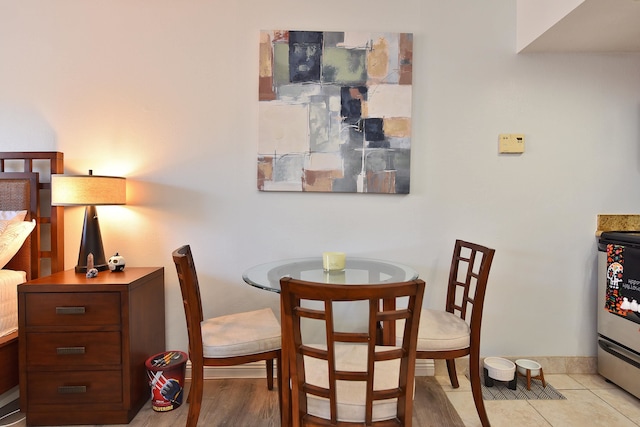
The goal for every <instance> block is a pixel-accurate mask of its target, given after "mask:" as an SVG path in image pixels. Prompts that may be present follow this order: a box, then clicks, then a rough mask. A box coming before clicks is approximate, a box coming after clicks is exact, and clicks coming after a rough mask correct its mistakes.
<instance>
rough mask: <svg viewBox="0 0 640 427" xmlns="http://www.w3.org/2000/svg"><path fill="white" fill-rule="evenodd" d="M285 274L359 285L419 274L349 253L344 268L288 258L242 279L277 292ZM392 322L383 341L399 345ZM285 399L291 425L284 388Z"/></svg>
mask: <svg viewBox="0 0 640 427" xmlns="http://www.w3.org/2000/svg"><path fill="white" fill-rule="evenodd" d="M283 277H291V278H294V279H299V280H305V281H308V282H317V283H330V284H345V285H354V286H356V285H359V284H360V285H362V284H383V283H396V282H406V281H410V280H415V279H417V278H418V272H417V271H416V270H414V269H413V268H411V267H409V266H406V265H403V264H400V263H396V262H391V261H383V260H378V259H369V258H352V257H347V259H346V263H345V269H344V270H341V271H330V272H327V271H324V269H323V267H322V257H317V258H297V259H287V260H281V261H274V262H269V263H266V264H260V265H257V266H255V267H251V268H249V269H248V270H246V271H245V272H244V273H243V274H242V279H243V280H244V281H245V282H246V283H247V284H249V285H251V286H255V287H256V288H259V289H263V290H266V291H270V292H277V293H280V279H281V278H283ZM395 306H396V301H395V300H388V301H383V307H384V310H393V309H395ZM385 323H387V322H385ZM388 323H389V324H388V325H384V326H383V328H382V338H381V343H382V344H384V345H395V340H396V331H395V329H396V328H395V323H393V322H388ZM286 353H287V352H285V351H283V361H282V362H283V363H282V370H283V372H282V376H283V381H284V384H288V383H289V367H288V363H289V362H288V357H287V356H286ZM287 389H288V387H287ZM289 392H290V390H289ZM282 399H283V401H282V414H281V415H282V426H289V425H291V407H290V396H289V394H288V393H284V392H283V394H282Z"/></svg>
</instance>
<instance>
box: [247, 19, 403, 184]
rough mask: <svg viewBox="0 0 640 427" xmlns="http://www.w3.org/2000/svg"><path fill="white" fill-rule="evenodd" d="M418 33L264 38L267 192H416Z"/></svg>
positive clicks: (261, 143) (261, 153)
mask: <svg viewBox="0 0 640 427" xmlns="http://www.w3.org/2000/svg"><path fill="white" fill-rule="evenodd" d="M412 63H413V35H412V34H411V33H385V32H381V33H374V32H372V33H362V32H335V31H331V32H327V31H292V30H279V31H278V30H276V31H261V32H260V62H259V89H258V92H259V95H258V98H259V119H258V120H259V125H258V131H259V135H258V189H259V190H261V191H307V192H343V193H384V194H408V193H409V177H410V174H409V172H410V153H411V87H412Z"/></svg>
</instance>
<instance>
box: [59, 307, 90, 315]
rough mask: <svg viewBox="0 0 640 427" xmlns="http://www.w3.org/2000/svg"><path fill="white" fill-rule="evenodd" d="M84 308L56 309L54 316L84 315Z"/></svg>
mask: <svg viewBox="0 0 640 427" xmlns="http://www.w3.org/2000/svg"><path fill="white" fill-rule="evenodd" d="M84 312H85V309H84V307H56V314H84Z"/></svg>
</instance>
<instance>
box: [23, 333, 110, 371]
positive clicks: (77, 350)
mask: <svg viewBox="0 0 640 427" xmlns="http://www.w3.org/2000/svg"><path fill="white" fill-rule="evenodd" d="M26 339H27V346H28V349H29V351H28V352H27V364H28V366H29V367H37V366H45V367H46V366H60V367H69V366H90V365H102V366H104V365H120V363H121V353H122V350H121V348H122V347H121V337H120V332H46V333H36V332H32V333H29V334H27V337H26Z"/></svg>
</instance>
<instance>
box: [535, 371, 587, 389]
mask: <svg viewBox="0 0 640 427" xmlns="http://www.w3.org/2000/svg"><path fill="white" fill-rule="evenodd" d="M544 379H545V381H546V382H547V384H551V385H552V386H553V387H554V388H555V389H556V390H584V389H586V387H585V386H584V385H582V384H581V383H579V382H578V381H576V380H574V379H573V378H571V377H570V376H569V375H565V374H551V375H547V374H545V375H544Z"/></svg>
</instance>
